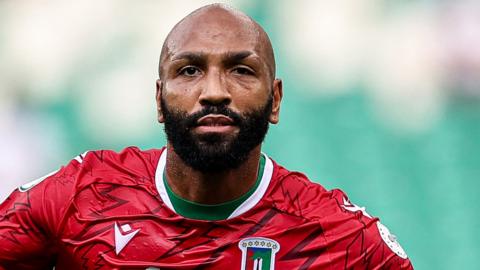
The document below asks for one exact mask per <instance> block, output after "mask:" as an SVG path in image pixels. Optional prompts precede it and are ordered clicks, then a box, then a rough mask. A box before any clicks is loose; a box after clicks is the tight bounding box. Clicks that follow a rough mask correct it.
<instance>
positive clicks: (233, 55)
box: [171, 51, 255, 64]
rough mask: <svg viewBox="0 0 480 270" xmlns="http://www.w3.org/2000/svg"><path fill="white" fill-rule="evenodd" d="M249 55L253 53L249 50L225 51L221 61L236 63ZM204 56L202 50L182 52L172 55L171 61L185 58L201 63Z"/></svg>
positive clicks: (205, 54) (205, 55) (205, 56)
mask: <svg viewBox="0 0 480 270" xmlns="http://www.w3.org/2000/svg"><path fill="white" fill-rule="evenodd" d="M251 55H255V54H254V53H253V52H251V51H238V52H227V53H225V54H224V59H223V61H222V62H224V63H225V64H230V63H238V62H240V61H242V60H243V59H245V58H247V57H249V56H251ZM206 58H207V53H204V52H183V53H179V54H177V55H174V56H173V57H172V59H171V61H179V60H187V61H189V62H195V63H201V62H205V60H206Z"/></svg>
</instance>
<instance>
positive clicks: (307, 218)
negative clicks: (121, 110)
mask: <svg viewBox="0 0 480 270" xmlns="http://www.w3.org/2000/svg"><path fill="white" fill-rule="evenodd" d="M166 152H167V151H163V150H149V151H140V150H139V149H137V148H133V147H131V148H127V149H125V150H123V151H122V152H121V153H115V152H112V151H92V152H88V153H86V154H84V155H81V156H78V157H77V158H75V159H74V160H72V161H71V162H70V163H69V164H68V165H67V166H64V167H62V168H61V169H60V170H58V171H57V172H54V173H53V174H51V175H49V176H47V177H44V178H43V179H39V180H36V181H34V182H31V183H29V184H27V185H24V186H22V187H20V188H19V189H18V190H16V191H15V192H13V193H12V194H11V195H10V197H9V198H7V199H6V201H4V202H3V203H2V205H1V207H0V269H52V267H53V266H55V269H56V270H64V269H69V270H70V269H162V270H163V269H241V270H273V269H281V270H283V269H302V270H303V269H413V267H412V265H411V263H410V261H409V260H408V258H407V255H406V254H405V252H404V251H403V249H402V248H401V247H400V245H399V244H398V242H397V241H396V240H395V238H394V237H393V236H392V235H391V234H390V233H389V231H388V229H387V228H386V227H385V226H383V225H382V224H381V223H380V222H379V221H378V219H377V218H373V217H371V216H369V215H368V214H367V213H366V212H365V211H364V208H360V207H357V206H356V205H354V204H352V203H350V202H349V200H348V198H347V197H346V196H345V194H344V193H343V192H341V191H340V190H332V191H327V190H325V189H324V188H323V187H322V186H321V185H319V184H316V183H312V182H310V181H309V180H308V179H307V178H306V177H305V176H304V175H303V174H301V173H298V172H291V171H288V170H286V169H285V168H283V167H281V166H279V165H278V164H276V163H275V162H274V161H272V160H271V159H269V158H267V161H266V164H265V169H264V171H263V175H262V178H261V182H260V184H259V186H258V187H257V189H256V190H255V192H253V194H252V195H251V196H250V197H249V198H248V199H246V200H245V201H244V202H243V203H242V204H241V205H240V206H239V207H238V208H237V209H236V210H235V211H234V212H233V213H232V214H231V216H230V217H228V218H227V219H225V220H219V221H205V220H194V219H189V218H185V217H183V216H180V215H178V214H177V213H176V212H175V210H174V208H173V207H172V205H171V202H170V200H169V198H168V194H167V193H166V192H165V186H164V183H163V181H162V179H163V178H162V175H163V170H164V167H165V159H166Z"/></svg>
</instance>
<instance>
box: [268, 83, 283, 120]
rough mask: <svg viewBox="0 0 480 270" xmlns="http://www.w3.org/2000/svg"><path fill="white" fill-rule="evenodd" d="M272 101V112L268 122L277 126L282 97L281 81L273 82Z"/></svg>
mask: <svg viewBox="0 0 480 270" xmlns="http://www.w3.org/2000/svg"><path fill="white" fill-rule="evenodd" d="M272 94H273V101H272V112H271V114H270V117H269V118H268V121H269V122H270V123H272V124H277V123H278V121H279V117H280V103H281V102H282V97H283V83H282V80H281V79H275V80H274V81H273V93H272Z"/></svg>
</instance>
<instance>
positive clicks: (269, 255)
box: [238, 237, 280, 270]
mask: <svg viewBox="0 0 480 270" xmlns="http://www.w3.org/2000/svg"><path fill="white" fill-rule="evenodd" d="M238 247H239V248H240V250H241V251H242V267H241V270H274V269H275V253H277V252H278V251H279V250H280V244H278V242H277V241H275V240H272V239H268V238H263V237H250V238H245V239H242V240H241V241H240V242H239V243H238Z"/></svg>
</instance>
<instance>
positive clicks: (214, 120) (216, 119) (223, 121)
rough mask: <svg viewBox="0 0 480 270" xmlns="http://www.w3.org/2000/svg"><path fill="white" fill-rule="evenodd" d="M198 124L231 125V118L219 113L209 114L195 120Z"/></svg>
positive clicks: (212, 125)
mask: <svg viewBox="0 0 480 270" xmlns="http://www.w3.org/2000/svg"><path fill="white" fill-rule="evenodd" d="M197 125H198V126H211V127H215V126H231V125H233V119H232V118H230V117H228V116H225V115H220V114H209V115H206V116H204V117H202V118H200V119H198V121H197Z"/></svg>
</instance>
